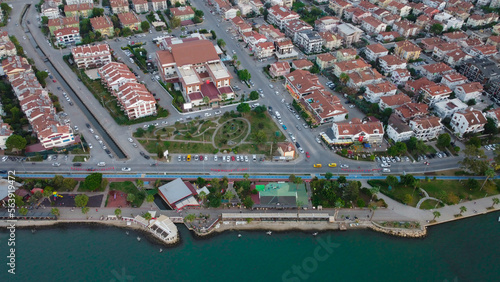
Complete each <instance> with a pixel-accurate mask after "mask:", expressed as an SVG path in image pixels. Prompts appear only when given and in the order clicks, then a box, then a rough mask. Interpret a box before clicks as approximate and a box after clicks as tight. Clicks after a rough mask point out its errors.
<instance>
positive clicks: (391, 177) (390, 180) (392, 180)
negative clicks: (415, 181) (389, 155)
mask: <svg viewBox="0 0 500 282" xmlns="http://www.w3.org/2000/svg"><path fill="white" fill-rule="evenodd" d="M385 182H387V184H388V185H390V186H391V187H392V188H394V187H395V186H396V185H397V184H398V182H399V181H398V178H397V177H396V176H394V175H388V176H387V177H386V178H385Z"/></svg>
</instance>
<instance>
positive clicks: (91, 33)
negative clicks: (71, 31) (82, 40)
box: [89, 31, 95, 41]
mask: <svg viewBox="0 0 500 282" xmlns="http://www.w3.org/2000/svg"><path fill="white" fill-rule="evenodd" d="M89 38H90V40H91V41H94V40H95V33H94V32H93V31H89Z"/></svg>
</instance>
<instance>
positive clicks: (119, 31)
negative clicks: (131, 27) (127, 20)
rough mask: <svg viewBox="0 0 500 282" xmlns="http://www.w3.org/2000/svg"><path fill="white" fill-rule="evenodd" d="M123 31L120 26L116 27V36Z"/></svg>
mask: <svg viewBox="0 0 500 282" xmlns="http://www.w3.org/2000/svg"><path fill="white" fill-rule="evenodd" d="M121 32H122V30H121V29H119V28H115V36H116V37H118V36H120V33H121Z"/></svg>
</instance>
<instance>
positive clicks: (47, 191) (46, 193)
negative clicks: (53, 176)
mask: <svg viewBox="0 0 500 282" xmlns="http://www.w3.org/2000/svg"><path fill="white" fill-rule="evenodd" d="M43 196H44V197H46V198H47V199H49V202H51V203H52V200H51V199H50V196H52V187H49V186H47V187H45V189H43Z"/></svg>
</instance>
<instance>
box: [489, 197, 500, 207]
mask: <svg viewBox="0 0 500 282" xmlns="http://www.w3.org/2000/svg"><path fill="white" fill-rule="evenodd" d="M491 200H492V201H493V205H491V206H492V207H493V206H494V205H498V203H500V200H499V199H498V198H493V199H491Z"/></svg>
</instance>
